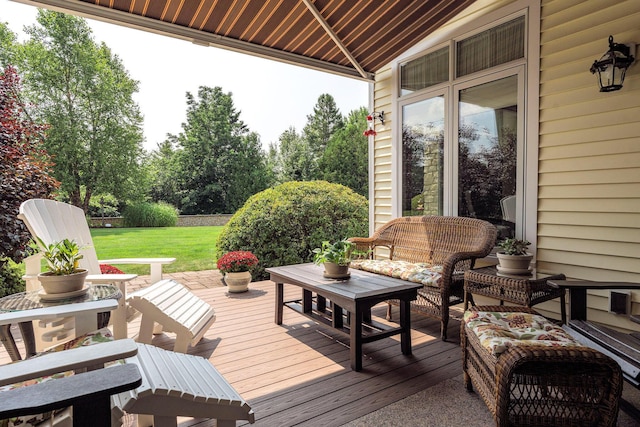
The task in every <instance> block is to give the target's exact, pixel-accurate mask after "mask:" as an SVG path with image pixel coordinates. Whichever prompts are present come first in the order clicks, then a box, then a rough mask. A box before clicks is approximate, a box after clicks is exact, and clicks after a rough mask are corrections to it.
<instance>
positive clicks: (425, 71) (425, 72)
mask: <svg viewBox="0 0 640 427" xmlns="http://www.w3.org/2000/svg"><path fill="white" fill-rule="evenodd" d="M446 81H449V47H448V46H447V47H445V48H442V49H439V50H436V51H435V52H431V53H428V54H426V55H424V56H421V57H420V58H417V59H414V60H412V61H409V62H407V63H406V64H402V65H400V90H401V95H407V94H409V93H413V92H415V91H417V90H420V89H424V88H427V87H430V86H433V85H437V84H438V83H443V82H446Z"/></svg>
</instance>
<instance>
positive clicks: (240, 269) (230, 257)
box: [217, 251, 258, 293]
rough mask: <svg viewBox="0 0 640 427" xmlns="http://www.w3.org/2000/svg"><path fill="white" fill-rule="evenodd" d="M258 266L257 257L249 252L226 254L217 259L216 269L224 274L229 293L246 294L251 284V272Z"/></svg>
mask: <svg viewBox="0 0 640 427" xmlns="http://www.w3.org/2000/svg"><path fill="white" fill-rule="evenodd" d="M256 265H258V257H256V256H255V255H254V254H253V253H251V252H249V251H232V252H227V253H226V254H224V255H222V257H220V259H218V262H217V267H218V270H220V272H221V273H222V274H224V283H225V284H226V285H227V287H228V288H229V292H233V293H237V292H246V291H248V290H249V283H251V270H252V269H253V268H254V267H255V266H256Z"/></svg>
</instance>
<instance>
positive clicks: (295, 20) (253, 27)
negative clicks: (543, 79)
mask: <svg viewBox="0 0 640 427" xmlns="http://www.w3.org/2000/svg"><path fill="white" fill-rule="evenodd" d="M15 1H19V2H21V3H26V4H31V5H34V6H38V7H43V8H47V9H54V10H60V11H64V12H67V13H72V14H76V15H81V16H85V17H88V18H93V19H99V20H103V21H108V22H113V23H118V24H122V25H126V26H129V27H134V28H139V29H143V30H146V31H152V32H157V33H162V34H167V35H171V36H174V37H178V38H182V39H185V40H189V41H192V42H194V43H198V44H203V45H208V46H215V47H221V48H225V49H231V50H235V51H238V52H242V53H248V54H251V55H256V56H261V57H265V58H269V59H274V60H278V61H283V62H287V63H291V64H297V65H301V66H305V67H309V68H314V69H319V70H323V71H328V72H332V73H336V74H341V75H345V76H350V77H355V78H360V79H364V80H372V79H373V74H374V73H375V72H376V71H377V70H379V69H380V68H381V67H383V66H385V65H386V64H387V63H389V62H390V61H391V60H392V59H393V58H395V57H397V56H398V55H399V54H401V53H402V52H404V51H405V50H406V49H408V48H410V47H411V46H413V45H414V44H416V43H417V42H418V41H420V40H421V39H423V38H425V37H426V36H428V35H429V34H431V33H432V32H433V31H435V30H436V29H438V28H439V27H440V26H441V25H443V24H444V23H446V22H447V21H448V20H449V19H451V18H452V17H453V16H454V15H456V14H457V13H459V12H460V11H462V10H463V9H464V8H466V7H468V6H469V5H470V4H472V3H473V2H474V1H475V0H94V1H91V0H15Z"/></svg>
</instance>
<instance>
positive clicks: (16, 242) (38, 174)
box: [0, 66, 59, 273]
mask: <svg viewBox="0 0 640 427" xmlns="http://www.w3.org/2000/svg"><path fill="white" fill-rule="evenodd" d="M20 91H21V84H20V77H19V75H18V74H17V72H16V70H15V68H13V67H11V66H8V67H6V68H5V69H4V71H3V73H2V74H0V267H2V264H4V263H6V260H7V259H8V258H9V259H12V260H13V261H14V262H20V261H22V259H23V258H24V256H25V249H26V246H27V244H28V241H29V238H30V235H29V232H28V231H27V229H26V227H25V226H24V224H23V223H22V221H20V220H19V219H18V218H17V215H18V210H19V207H20V204H21V203H22V202H23V201H25V200H28V199H32V198H50V197H51V194H52V192H53V191H54V190H55V189H56V188H57V187H58V185H59V183H58V182H57V181H56V180H55V179H54V178H52V177H51V176H50V175H49V167H50V166H51V163H50V158H49V156H48V155H47V153H46V152H45V151H44V150H43V149H42V141H43V138H44V135H45V130H46V126H45V125H39V124H36V123H34V122H33V121H32V120H30V119H29V117H28V115H27V113H26V111H25V110H24V108H23V105H22V103H21V102H20ZM0 273H1V272H0Z"/></svg>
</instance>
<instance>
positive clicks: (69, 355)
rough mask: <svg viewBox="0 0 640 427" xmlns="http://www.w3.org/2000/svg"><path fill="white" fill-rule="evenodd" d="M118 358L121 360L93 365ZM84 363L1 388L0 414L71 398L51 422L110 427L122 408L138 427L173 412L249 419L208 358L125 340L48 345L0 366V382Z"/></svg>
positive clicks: (171, 419) (221, 421)
mask: <svg viewBox="0 0 640 427" xmlns="http://www.w3.org/2000/svg"><path fill="white" fill-rule="evenodd" d="M98 332H102V331H98ZM103 335H104V334H103ZM122 359H124V363H123V364H116V365H115V366H112V367H110V368H108V369H96V368H98V367H100V366H102V365H104V364H105V362H109V361H114V360H122ZM84 368H88V369H90V371H89V372H86V373H76V375H72V376H69V377H65V378H60V379H53V380H48V381H44V382H40V381H33V384H32V385H27V386H26V387H19V388H14V387H9V390H7V391H0V418H5V417H4V415H9V416H20V415H27V414H29V415H32V414H34V413H35V414H37V413H42V412H46V411H50V410H52V409H62V408H65V407H67V406H68V405H69V404H72V405H73V414H71V411H69V410H65V411H64V412H63V413H62V414H61V416H56V418H55V420H53V421H54V422H53V425H54V426H57V427H63V426H65V427H66V426H70V425H71V422H72V421H73V425H83V426H84V425H92V426H104V427H117V426H121V425H122V422H121V420H122V416H123V415H124V414H125V413H129V414H138V425H139V426H143V425H150V424H151V423H152V424H153V425H155V426H157V427H169V426H171V427H175V426H177V421H178V417H179V416H189V417H196V418H210V419H216V425H217V426H220V427H222V426H224V427H232V426H235V425H236V421H237V420H245V421H248V422H250V423H252V424H253V423H254V422H255V415H254V412H253V410H252V409H251V407H250V406H249V404H248V403H247V402H246V401H245V400H244V399H243V398H242V396H240V395H239V394H238V392H237V391H236V390H235V389H234V388H233V387H232V386H231V385H230V384H229V383H228V382H227V381H226V379H225V378H224V377H223V376H222V375H221V374H220V373H219V372H218V371H217V370H216V369H215V368H214V367H213V365H212V364H211V363H210V362H209V361H208V360H206V359H204V358H202V357H198V356H194V355H190V354H180V353H175V352H172V351H167V350H163V349H160V348H157V347H153V346H150V345H147V344H136V343H134V342H133V340H130V339H126V340H116V341H111V342H104V343H100V344H95V345H87V346H82V347H78V348H73V349H69V350H64V351H55V352H52V353H48V354H42V355H40V356H39V357H35V358H32V359H28V360H25V361H21V362H18V363H12V364H9V365H4V366H0V387H1V386H7V385H11V384H16V383H18V382H21V381H31V380H34V379H37V378H40V377H43V376H46V375H52V374H55V373H58V372H66V371H70V370H76V369H84ZM91 369H95V370H91ZM80 372H82V371H80ZM109 396H111V398H110V399H109ZM35 409H37V410H38V411H36V412H34V410H35ZM40 410H41V411H40ZM72 419H73V420H72ZM147 423H149V424H147ZM47 425H49V424H47Z"/></svg>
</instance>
